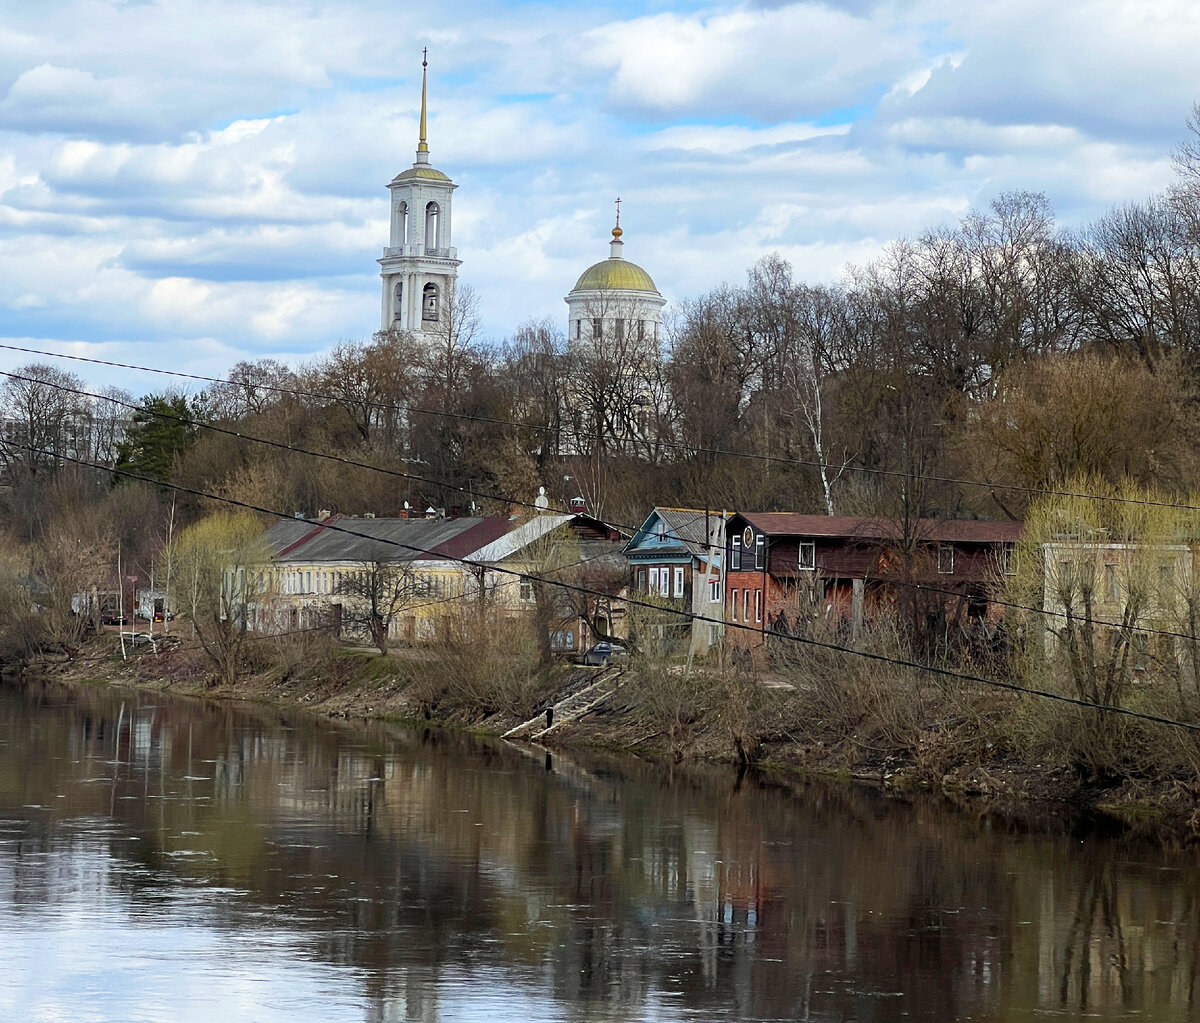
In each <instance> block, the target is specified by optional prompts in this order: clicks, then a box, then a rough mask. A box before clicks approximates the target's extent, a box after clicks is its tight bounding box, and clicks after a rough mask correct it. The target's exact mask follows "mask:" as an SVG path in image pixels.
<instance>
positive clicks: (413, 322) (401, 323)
mask: <svg viewBox="0 0 1200 1023" xmlns="http://www.w3.org/2000/svg"><path fill="white" fill-rule="evenodd" d="M427 69H428V62H427V61H424V60H423V61H422V62H421V131H420V140H419V141H418V143H417V156H416V160H415V161H414V162H413V165H412V166H411V167H409V168H408V169H407V170H404V171H401V172H400V173H399V174H397V175H396V176H395V177H394V178H392V180H391V181H390V182H389V183H388V186H387V187H388V191H389V192H390V193H391V211H392V213H391V232H390V237H389V239H388V245H387V247H386V248H384V250H383V257H382V258H381V259H380V260H379V268H380V271H379V276H380V277H381V278H382V280H383V300H382V303H381V317H380V325H379V329H380V330H383V331H388V330H404V331H408V332H409V333H410V334H412V335H413V336H414V337H416V338H418V339H420V338H421V337H422V336H423V335H424V334H426V333H428V332H437V331H438V330H441V329H444V328H445V325H446V324H447V323H448V321H449V317H450V315H451V312H450V303H451V302H452V301H453V299H454V286H455V284H456V282H457V280H458V268H459V265H460V264H461V260H460V259H459V258H458V250H457V249H455V248H454V245H453V243H452V233H451V232H452V227H453V217H452V205H453V197H454V190H455V188H457V187H458V186H457V185H455V184H454V182H453V181H451V180H450V178H449V177H448V176H447V175H446V174H443V173H442V172H441V171H440V170H438V169H437V168H436V167H433V166H432V165H431V164H430V162H429V144H428V142H427V140H426V105H427V104H426V95H427V89H426V78H427Z"/></svg>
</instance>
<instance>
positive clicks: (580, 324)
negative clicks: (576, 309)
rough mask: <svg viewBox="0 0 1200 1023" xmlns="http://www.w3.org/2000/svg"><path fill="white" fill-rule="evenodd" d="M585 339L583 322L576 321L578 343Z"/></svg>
mask: <svg viewBox="0 0 1200 1023" xmlns="http://www.w3.org/2000/svg"><path fill="white" fill-rule="evenodd" d="M582 337H583V320H576V321H575V340H576V341H578V340H579V339H580V338H582Z"/></svg>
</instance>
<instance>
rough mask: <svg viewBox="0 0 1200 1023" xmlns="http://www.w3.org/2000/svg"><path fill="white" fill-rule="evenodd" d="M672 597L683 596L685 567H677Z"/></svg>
mask: <svg viewBox="0 0 1200 1023" xmlns="http://www.w3.org/2000/svg"><path fill="white" fill-rule="evenodd" d="M671 595H672V596H675V597H682V596H683V566H682V565H676V566H675V585H674V587H673V588H672V590H671Z"/></svg>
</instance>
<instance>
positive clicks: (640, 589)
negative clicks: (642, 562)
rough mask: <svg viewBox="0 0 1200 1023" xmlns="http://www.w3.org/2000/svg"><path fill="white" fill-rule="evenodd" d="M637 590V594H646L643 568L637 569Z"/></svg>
mask: <svg viewBox="0 0 1200 1023" xmlns="http://www.w3.org/2000/svg"><path fill="white" fill-rule="evenodd" d="M637 588H638V593H645V592H646V570H645V569H644V568H639V569H638V573H637Z"/></svg>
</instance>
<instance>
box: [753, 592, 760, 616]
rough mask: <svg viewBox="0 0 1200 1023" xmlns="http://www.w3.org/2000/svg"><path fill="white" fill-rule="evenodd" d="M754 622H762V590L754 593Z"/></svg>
mask: <svg viewBox="0 0 1200 1023" xmlns="http://www.w3.org/2000/svg"><path fill="white" fill-rule="evenodd" d="M754 620H755V621H756V622H761V621H762V590H755V591H754Z"/></svg>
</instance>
